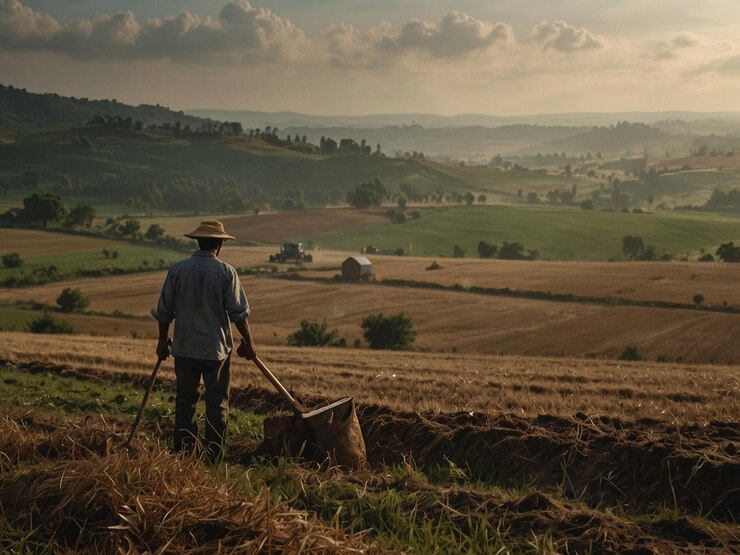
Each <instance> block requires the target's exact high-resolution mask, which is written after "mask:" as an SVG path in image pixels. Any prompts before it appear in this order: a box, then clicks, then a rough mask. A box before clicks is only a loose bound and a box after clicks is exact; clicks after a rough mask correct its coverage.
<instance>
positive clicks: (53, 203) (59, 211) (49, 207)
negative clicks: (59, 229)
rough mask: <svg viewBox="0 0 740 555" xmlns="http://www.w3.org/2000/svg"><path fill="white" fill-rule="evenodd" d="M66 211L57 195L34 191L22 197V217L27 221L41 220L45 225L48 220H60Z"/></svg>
mask: <svg viewBox="0 0 740 555" xmlns="http://www.w3.org/2000/svg"><path fill="white" fill-rule="evenodd" d="M66 213H67V208H66V207H65V206H64V201H63V200H62V197H60V196H59V195H52V194H51V193H42V194H38V193H34V194H32V195H31V196H30V197H26V198H24V199H23V217H24V219H25V220H26V221H28V222H41V224H42V225H43V226H44V227H46V225H47V224H48V223H49V222H56V221H58V220H61V219H62V218H63V217H64V215H65V214H66Z"/></svg>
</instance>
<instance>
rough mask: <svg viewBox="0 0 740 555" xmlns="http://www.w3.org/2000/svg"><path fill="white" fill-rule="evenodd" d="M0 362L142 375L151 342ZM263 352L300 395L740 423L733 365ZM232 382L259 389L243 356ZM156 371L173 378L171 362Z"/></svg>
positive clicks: (431, 408) (46, 341) (738, 380)
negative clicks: (55, 365) (46, 364)
mask: <svg viewBox="0 0 740 555" xmlns="http://www.w3.org/2000/svg"><path fill="white" fill-rule="evenodd" d="M0 337H2V344H1V345H0V359H3V360H7V361H11V362H18V363H31V362H40V363H48V364H60V365H66V366H68V367H69V368H70V369H71V370H73V371H75V370H82V369H91V370H94V371H103V372H110V373H114V374H115V373H134V374H140V375H142V376H145V375H147V374H148V373H149V372H150V371H151V366H152V365H153V362H154V358H155V357H154V355H153V352H154V347H155V344H154V342H153V341H151V340H142V339H126V338H119V337H84V336H71V337H58V336H38V335H33V334H24V333H3V334H2V335H1V336H0ZM259 350H260V352H261V353H262V358H263V360H265V362H266V363H267V364H268V366H270V367H271V368H272V369H273V370H274V371H275V372H276V373H277V374H278V376H280V378H281V380H283V381H284V382H285V384H286V385H287V386H288V387H289V388H290V389H292V390H294V391H297V392H300V394H301V395H304V396H307V397H320V398H329V397H339V396H340V395H343V394H352V395H354V396H355V398H356V399H357V401H358V402H360V403H363V404H366V405H375V404H377V405H381V406H385V407H388V408H390V409H393V410H409V409H413V410H416V411H419V412H435V413H440V412H456V411H463V412H485V413H497V412H510V413H515V414H519V415H522V416H527V417H536V416H538V415H543V414H548V415H553V416H572V415H574V414H576V413H578V412H582V413H585V414H588V415H589V416H618V417H620V418H627V419H634V420H636V419H642V418H648V419H654V420H657V421H663V422H668V423H671V424H676V425H679V424H699V425H703V424H707V423H709V422H711V421H715V420H717V421H728V422H734V421H738V420H740V418H739V417H740V372H738V367H737V366H703V365H691V364H664V363H649V362H623V361H605V360H584V359H575V358H573V359H568V358H539V357H509V356H490V355H464V354H433V353H418V352H412V353H408V352H406V353H404V352H392V351H371V350H352V349H317V348H295V347H262V348H260V349H259ZM232 368H233V371H232V376H233V378H232V379H233V381H234V385H235V386H238V387H242V386H243V387H262V386H264V385H265V382H264V378H262V376H261V374H259V372H258V371H257V369H256V368H254V367H253V366H252V364H251V363H248V362H246V361H244V360H242V359H235V360H234V361H233V365H232ZM162 375H163V376H167V375H172V370H171V362H167V363H165V365H164V366H163V369H162Z"/></svg>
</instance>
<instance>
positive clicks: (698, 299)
mask: <svg viewBox="0 0 740 555" xmlns="http://www.w3.org/2000/svg"><path fill="white" fill-rule="evenodd" d="M693 301H694V304H696V305H700V304H701V303H703V302H704V295H702V294H701V293H697V294H696V295H694V298H693Z"/></svg>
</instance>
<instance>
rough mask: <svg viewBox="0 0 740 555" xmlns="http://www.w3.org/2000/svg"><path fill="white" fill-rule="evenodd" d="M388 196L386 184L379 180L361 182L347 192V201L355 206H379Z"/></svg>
mask: <svg viewBox="0 0 740 555" xmlns="http://www.w3.org/2000/svg"><path fill="white" fill-rule="evenodd" d="M389 196H390V193H389V191H388V189H387V188H386V186H385V185H384V184H383V183H382V182H381V181H380V180H379V179H377V178H376V179H374V180H373V181H372V182H368V183H361V184H360V185H358V186H357V187H355V188H354V190H352V191H349V192H347V202H348V203H349V204H350V205H352V206H354V207H355V208H370V207H371V206H380V205H381V204H383V201H384V200H385V199H386V198H388V197H389Z"/></svg>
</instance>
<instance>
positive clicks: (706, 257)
mask: <svg viewBox="0 0 740 555" xmlns="http://www.w3.org/2000/svg"><path fill="white" fill-rule="evenodd" d="M699 262H714V257H713V256H712V255H711V254H709V253H705V254H702V255H701V256H700V257H699Z"/></svg>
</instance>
